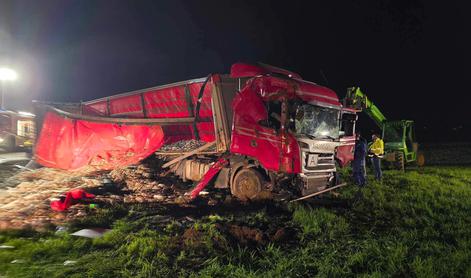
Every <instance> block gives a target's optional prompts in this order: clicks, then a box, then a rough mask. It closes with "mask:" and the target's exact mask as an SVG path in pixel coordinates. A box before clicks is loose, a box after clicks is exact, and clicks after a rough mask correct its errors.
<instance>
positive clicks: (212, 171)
mask: <svg viewBox="0 0 471 278" xmlns="http://www.w3.org/2000/svg"><path fill="white" fill-rule="evenodd" d="M228 163H229V160H227V159H225V158H221V159H219V160H218V161H217V162H216V163H214V164H213V166H211V168H209V170H208V172H207V173H206V174H205V175H204V176H203V178H202V179H201V180H200V181H199V182H198V184H197V185H196V187H195V188H194V189H193V190H192V191H191V193H190V196H191V199H194V198H196V197H198V194H199V193H200V192H201V191H202V190H203V189H204V188H205V187H206V186H207V185H208V184H209V182H210V181H211V180H212V179H213V178H214V177H215V176H216V174H218V173H219V171H221V169H222V168H224V166H226V165H227V164H228Z"/></svg>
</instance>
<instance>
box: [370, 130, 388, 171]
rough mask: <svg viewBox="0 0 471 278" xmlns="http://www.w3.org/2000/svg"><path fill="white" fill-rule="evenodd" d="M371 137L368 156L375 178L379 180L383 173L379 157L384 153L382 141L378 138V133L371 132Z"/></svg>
mask: <svg viewBox="0 0 471 278" xmlns="http://www.w3.org/2000/svg"><path fill="white" fill-rule="evenodd" d="M371 139H373V142H372V144H371V145H370V148H369V153H370V155H369V156H370V157H371V164H373V169H374V171H375V177H376V179H377V180H381V178H382V176H383V173H382V172H381V158H382V157H383V154H384V142H383V140H381V138H379V135H378V134H373V135H372V136H371Z"/></svg>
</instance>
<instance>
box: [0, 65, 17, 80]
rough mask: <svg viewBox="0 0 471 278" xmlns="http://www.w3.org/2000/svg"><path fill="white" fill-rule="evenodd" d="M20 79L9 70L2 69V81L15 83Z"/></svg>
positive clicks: (0, 78)
mask: <svg viewBox="0 0 471 278" xmlns="http://www.w3.org/2000/svg"><path fill="white" fill-rule="evenodd" d="M17 78H18V74H17V73H16V72H15V71H14V70H12V69H9V68H0V80H2V81H13V80H16V79H17Z"/></svg>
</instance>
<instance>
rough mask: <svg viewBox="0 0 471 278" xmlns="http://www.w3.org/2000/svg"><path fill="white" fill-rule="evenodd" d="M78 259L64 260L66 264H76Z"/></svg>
mask: <svg viewBox="0 0 471 278" xmlns="http://www.w3.org/2000/svg"><path fill="white" fill-rule="evenodd" d="M76 263H77V261H70V260H67V261H65V262H64V265H73V264H76Z"/></svg>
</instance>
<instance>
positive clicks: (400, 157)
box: [394, 152, 404, 171]
mask: <svg viewBox="0 0 471 278" xmlns="http://www.w3.org/2000/svg"><path fill="white" fill-rule="evenodd" d="M395 156H396V159H395V161H394V168H396V170H401V171H404V153H403V152H396V153H395Z"/></svg>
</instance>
